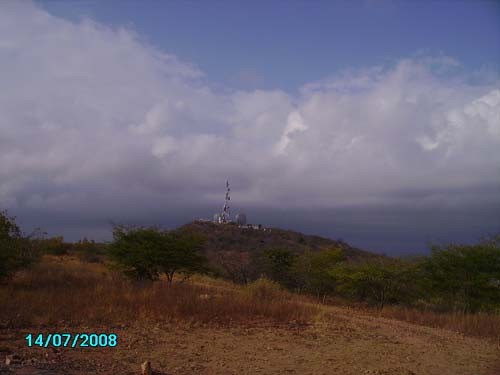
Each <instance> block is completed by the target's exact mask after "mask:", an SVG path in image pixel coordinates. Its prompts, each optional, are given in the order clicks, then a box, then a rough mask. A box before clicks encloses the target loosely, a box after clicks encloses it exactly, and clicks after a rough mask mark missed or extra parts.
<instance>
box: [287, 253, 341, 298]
mask: <svg viewBox="0 0 500 375" xmlns="http://www.w3.org/2000/svg"><path fill="white" fill-rule="evenodd" d="M343 259H344V254H343V252H342V250H341V249H336V248H331V249H324V250H321V251H317V252H312V251H307V252H305V253H304V254H302V255H300V256H299V257H298V258H297V261H296V262H295V265H294V273H295V280H296V286H297V288H299V289H301V290H305V291H306V292H309V293H312V294H315V295H317V296H324V295H325V294H329V293H333V292H334V291H335V278H334V277H333V276H332V273H331V270H332V269H333V268H334V267H335V265H337V264H338V263H339V262H341V261H342V260H343Z"/></svg>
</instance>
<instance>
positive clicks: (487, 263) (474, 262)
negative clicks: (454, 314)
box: [423, 238, 500, 312]
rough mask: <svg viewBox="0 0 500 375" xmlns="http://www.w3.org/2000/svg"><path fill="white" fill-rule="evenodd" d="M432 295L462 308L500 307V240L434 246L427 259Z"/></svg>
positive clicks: (476, 309) (486, 308) (469, 309)
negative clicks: (473, 243)
mask: <svg viewBox="0 0 500 375" xmlns="http://www.w3.org/2000/svg"><path fill="white" fill-rule="evenodd" d="M423 271H424V277H425V281H426V283H427V286H428V290H429V293H430V296H431V297H432V298H434V300H441V301H442V302H443V303H444V304H446V305H448V306H450V307H453V308H455V309H460V310H463V311H469V312H471V311H478V310H495V309H499V308H500V287H499V285H498V284H499V280H500V241H499V239H498V238H496V239H493V240H486V241H482V242H480V243H478V244H475V245H459V244H451V245H447V246H434V247H433V248H432V255H431V256H430V257H429V258H428V259H427V260H426V261H425V262H424V270H423Z"/></svg>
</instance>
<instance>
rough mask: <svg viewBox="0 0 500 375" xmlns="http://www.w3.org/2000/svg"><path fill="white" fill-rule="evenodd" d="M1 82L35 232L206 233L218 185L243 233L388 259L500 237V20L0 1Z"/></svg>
mask: <svg viewBox="0 0 500 375" xmlns="http://www.w3.org/2000/svg"><path fill="white" fill-rule="evenodd" d="M118 4H119V5H118ZM139 4H140V5H139ZM0 82H2V87H3V88H4V90H3V92H2V93H0V114H1V115H0V149H1V150H2V151H1V152H0V210H2V209H6V210H7V211H8V212H9V214H10V215H13V216H16V217H17V218H18V221H19V223H20V224H21V226H22V228H23V230H25V231H27V232H29V231H30V230H32V229H34V228H36V227H41V228H42V229H43V230H45V231H47V232H48V234H49V235H50V236H58V235H62V236H64V237H65V238H66V239H68V240H70V241H77V240H79V239H82V238H84V237H86V238H89V239H94V240H96V241H103V240H109V239H111V230H110V222H117V223H124V224H137V225H160V226H164V227H170V228H174V227H177V226H179V225H183V224H185V223H188V222H191V221H193V220H195V219H197V218H207V219H211V217H212V215H213V213H215V212H218V211H219V210H220V208H221V207H222V204H223V203H224V193H225V188H224V186H225V181H226V180H229V182H230V183H231V188H232V190H231V195H232V196H231V198H232V200H231V207H232V209H233V208H234V210H233V212H234V213H237V212H244V213H246V214H247V217H248V221H249V222H251V223H255V224H262V225H264V226H266V227H279V228H282V229H289V230H295V231H299V232H302V233H304V234H315V235H319V236H323V237H328V238H332V239H342V240H343V241H345V242H347V243H349V244H351V245H352V246H355V247H359V248H361V249H363V250H368V251H375V252H379V253H385V254H387V255H392V256H398V255H408V254H417V253H419V254H425V253H428V251H429V244H430V243H446V242H464V243H471V242H475V241H477V240H478V239H480V238H481V237H483V236H488V235H492V234H495V233H500V194H499V192H500V173H498V172H499V166H500V152H499V151H498V150H500V3H498V2H494V1H479V2H452V1H443V2H425V3H422V2H419V3H408V2H403V1H394V2H392V1H391V2H389V1H381V2H374V1H356V2H341V1H339V2H326V1H319V2H315V3H314V4H312V5H311V4H310V3H308V2H304V1H291V2H288V3H284V2H279V1H275V2H261V1H257V2H252V3H238V4H236V3H234V2H230V1H220V2H216V3H211V4H208V3H206V2H196V1H188V2H155V1H141V2H140V3H139V2H135V1H120V2H117V1H107V2H98V1H92V0H80V1H56V0H37V1H23V2H19V1H4V2H0Z"/></svg>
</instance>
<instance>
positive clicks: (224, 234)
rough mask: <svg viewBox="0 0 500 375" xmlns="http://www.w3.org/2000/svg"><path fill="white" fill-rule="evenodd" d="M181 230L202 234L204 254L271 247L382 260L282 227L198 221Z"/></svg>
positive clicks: (369, 254)
mask: <svg viewBox="0 0 500 375" xmlns="http://www.w3.org/2000/svg"><path fill="white" fill-rule="evenodd" d="M181 229H187V230H189V231H192V232H194V233H197V234H200V235H202V236H203V238H204V239H205V244H204V251H205V252H206V253H209V254H210V253H214V252H218V251H219V252H227V251H239V252H250V253H260V252H262V251H263V250H266V249H269V248H286V249H289V250H292V251H294V252H296V253H298V254H300V253H303V252H304V251H306V250H311V251H315V250H321V249H325V248H339V249H342V251H343V253H344V255H345V256H346V258H347V259H349V260H357V259H362V258H370V259H373V258H377V257H381V255H378V254H374V253H371V252H368V251H364V250H361V249H358V248H356V247H353V246H351V245H349V244H347V243H345V242H344V241H339V240H333V239H330V238H324V237H320V236H315V235H307V234H303V233H300V232H295V231H292V230H284V229H279V228H263V229H252V228H242V227H239V226H238V225H236V224H226V225H220V224H214V223H211V222H205V221H195V222H192V223H189V224H186V225H184V226H182V227H181Z"/></svg>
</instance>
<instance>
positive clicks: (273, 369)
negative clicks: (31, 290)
mask: <svg viewBox="0 0 500 375" xmlns="http://www.w3.org/2000/svg"><path fill="white" fill-rule="evenodd" d="M325 311H326V315H327V318H325V319H322V321H320V322H317V323H315V324H313V325H311V326H309V327H305V328H304V327H294V326H286V327H277V326H272V327H271V326H266V325H264V324H256V325H255V326H253V327H247V328H243V327H229V328H227V327H226V328H213V327H192V326H191V327H188V326H184V325H175V326H174V325H172V324H169V325H156V326H152V327H141V326H139V325H132V326H130V327H128V328H124V327H122V328H114V329H111V330H112V331H114V332H116V333H118V334H119V337H120V343H119V346H118V348H115V349H86V350H82V349H79V350H76V349H62V350H61V351H54V350H51V349H39V348H38V349H27V348H26V347H25V344H24V342H23V337H24V334H25V333H27V332H28V331H27V330H23V331H21V332H16V331H13V330H6V329H4V330H0V350H3V351H4V352H5V351H6V350H10V351H15V352H17V353H19V354H20V355H21V357H22V358H23V359H24V360H25V361H27V360H34V362H35V363H34V365H23V366H18V367H12V366H11V367H10V368H9V369H8V368H7V367H6V366H4V365H3V361H2V365H0V374H4V373H5V374H7V373H17V374H33V375H35V374H36V375H42V374H43V375H48V374H90V373H101V374H138V373H139V371H138V369H139V365H140V363H141V362H142V361H144V360H146V359H149V360H150V361H151V362H152V363H153V367H154V368H155V369H157V370H159V371H160V372H161V374H171V375H188V374H189V375H194V374H203V375H209V374H210V375H211V374H222V375H226V374H227V375H229V374H231V375H232V374H234V375H246V374H248V375H249V374H304V375H306V374H311V375H313V374H314V375H321V374H325V375H326V374H353V375H354V374H355V375H359V374H379V375H382V374H386V375H409V374H418V375H420V374H425V375H432V374H436V375H448V374H449V375H462V374H463V375H498V374H500V366H499V364H500V345H499V344H495V343H492V342H489V341H487V340H481V339H475V338H464V337H463V336H462V335H460V334H456V333H453V332H449V331H444V330H439V329H434V328H428V327H421V326H416V325H411V324H407V323H404V322H400V321H396V320H389V319H383V318H377V317H371V316H365V315H360V314H359V313H356V312H353V311H350V310H348V309H344V308H336V307H329V308H327V310H325ZM54 331H55V330H52V332H54ZM73 331H76V330H73ZM80 331H86V332H90V331H100V332H109V331H110V329H109V328H100V329H91V328H83V327H82V328H81V330H80ZM47 332H48V331H47Z"/></svg>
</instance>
